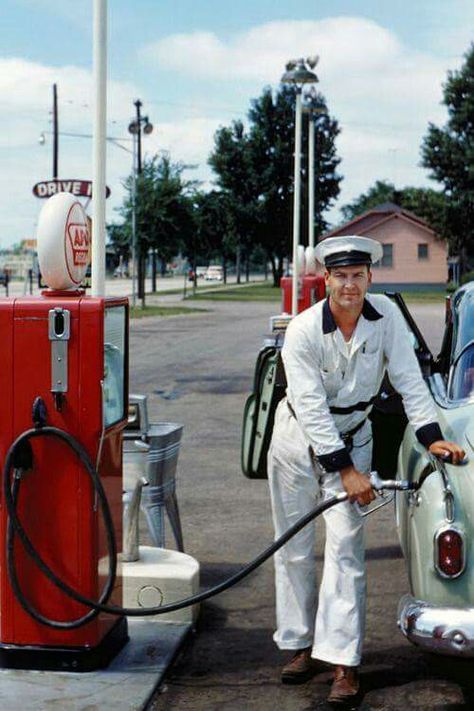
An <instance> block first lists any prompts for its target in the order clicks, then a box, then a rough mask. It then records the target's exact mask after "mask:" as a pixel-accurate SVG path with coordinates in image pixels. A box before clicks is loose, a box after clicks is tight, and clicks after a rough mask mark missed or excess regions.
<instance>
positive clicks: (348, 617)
mask: <svg viewBox="0 0 474 711" xmlns="http://www.w3.org/2000/svg"><path fill="white" fill-rule="evenodd" d="M381 256H382V246H381V245H380V243H378V242H376V241H375V240H372V239H369V238H366V237H352V236H347V237H334V238H327V239H325V240H323V241H322V242H320V243H319V244H318V246H317V248H316V257H317V259H318V261H319V262H321V264H324V266H325V268H326V272H325V280H326V286H327V288H328V291H329V296H328V298H327V299H325V300H323V301H320V302H318V303H317V304H315V305H314V306H312V307H311V308H309V309H307V310H306V311H304V312H303V313H301V314H299V315H298V316H296V317H295V318H294V319H293V320H292V321H291V323H290V325H289V326H288V329H287V333H286V337H285V343H284V346H283V349H282V357H283V362H284V366H285V371H286V377H287V382H288V387H287V392H286V398H284V399H283V400H282V401H281V402H280V404H279V406H278V409H277V412H276V416H275V426H274V430H273V438H272V443H271V446H270V450H269V455H268V456H269V459H268V470H269V483H270V492H271V500H272V510H273V522H274V527H275V536H276V537H278V536H280V535H281V534H282V533H283V532H284V531H285V530H286V529H287V528H289V526H291V525H292V524H293V523H294V522H295V521H296V520H297V519H298V518H300V516H302V515H303V514H304V513H306V512H307V511H309V510H310V509H311V508H312V507H313V506H314V504H315V500H316V499H319V500H323V499H325V498H327V497H331V496H335V495H337V494H338V493H340V491H342V490H345V491H346V492H347V493H348V495H349V501H347V502H345V503H342V504H340V505H339V506H335V507H333V508H332V509H330V510H328V511H326V513H325V514H324V520H325V525H326V544H325V554H324V568H323V574H322V580H321V586H320V591H319V601H318V589H317V584H316V561H315V548H314V542H315V536H314V534H315V532H314V526H306V527H305V528H304V529H303V530H302V531H301V532H300V533H299V534H297V535H296V536H294V537H293V538H292V539H291V540H290V541H289V542H288V543H287V544H286V545H285V546H284V547H283V548H282V549H281V550H280V551H279V552H278V553H277V554H276V556H275V578H276V615H277V630H276V632H275V634H274V640H275V642H276V643H277V645H278V647H279V648H280V649H287V650H292V652H293V657H292V659H291V660H290V661H289V663H287V664H286V666H285V667H284V668H283V670H282V676H281V678H282V681H283V682H284V683H301V682H303V681H306V680H307V679H309V678H310V677H312V676H313V675H314V674H315V673H316V672H317V671H318V668H319V667H320V665H319V663H318V662H319V661H321V662H325V663H329V664H331V665H334V667H335V669H334V681H333V684H332V687H331V691H330V694H329V697H328V700H329V701H330V702H332V703H337V702H345V701H348V700H350V699H351V698H353V697H355V696H356V695H357V694H358V691H359V681H358V666H359V664H360V660H361V650H362V642H363V635H364V626H365V604H366V571H365V561H364V525H363V522H364V518H363V517H361V515H360V511H359V510H358V508H357V507H355V506H353V505H352V504H353V503H354V502H358V504H360V505H362V506H363V505H366V504H368V503H370V501H371V500H372V499H373V498H374V492H373V490H372V488H371V485H370V483H369V479H368V477H367V476H366V475H367V474H368V473H369V472H370V467H371V455H372V434H371V425H370V421H369V419H368V415H369V413H370V410H371V406H372V403H373V401H374V399H375V396H376V395H377V392H378V391H379V388H380V385H381V383H382V378H383V376H384V372H385V371H387V373H388V376H389V378H390V381H391V383H392V385H393V387H394V388H395V389H396V390H397V391H398V392H399V393H400V395H401V396H402V398H403V405H404V408H405V411H406V414H407V416H408V419H409V421H410V424H411V425H412V427H413V428H414V430H415V432H416V436H417V438H418V440H419V441H420V442H421V444H422V445H424V446H425V447H427V448H428V449H429V451H430V452H431V453H433V454H436V455H443V454H446V453H450V454H451V456H452V459H453V462H454V463H457V462H458V461H460V460H461V459H462V458H463V456H464V452H463V450H462V449H461V448H460V447H459V446H458V445H457V444H454V443H452V442H446V441H444V440H443V435H442V433H441V429H440V427H439V424H438V422H437V419H436V411H435V409H434V406H433V403H432V400H431V397H430V395H429V391H428V388H427V386H426V384H425V382H424V380H423V377H422V375H421V371H420V368H419V365H418V361H417V359H416V355H415V352H414V349H413V345H412V343H411V340H410V335H409V332H408V329H407V326H406V324H405V321H404V319H403V316H402V314H401V313H400V312H399V310H398V308H397V307H396V306H395V305H394V304H393V303H392V302H391V301H390V300H389V299H388V298H387V297H386V296H383V295H367V290H368V288H369V286H370V283H371V279H372V275H371V264H372V263H374V262H376V261H378V260H379V259H380V258H381Z"/></svg>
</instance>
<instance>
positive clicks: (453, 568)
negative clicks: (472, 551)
mask: <svg viewBox="0 0 474 711" xmlns="http://www.w3.org/2000/svg"><path fill="white" fill-rule="evenodd" d="M463 565H464V541H463V539H462V536H461V534H460V533H459V532H458V531H454V530H453V529H448V530H446V531H442V532H441V533H440V534H439V536H438V568H439V570H440V571H441V573H443V574H444V575H447V576H449V577H452V576H455V575H459V573H461V572H462V569H463Z"/></svg>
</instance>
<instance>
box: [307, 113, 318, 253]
mask: <svg viewBox="0 0 474 711" xmlns="http://www.w3.org/2000/svg"><path fill="white" fill-rule="evenodd" d="M315 128H316V121H315V119H314V116H313V114H312V113H309V114H308V134H309V135H308V172H309V176H308V245H309V246H310V247H314V134H315Z"/></svg>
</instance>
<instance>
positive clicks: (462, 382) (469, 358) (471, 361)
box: [448, 341, 474, 400]
mask: <svg viewBox="0 0 474 711" xmlns="http://www.w3.org/2000/svg"><path fill="white" fill-rule="evenodd" d="M471 395H474V341H472V342H471V343H469V344H467V346H466V347H465V349H464V351H462V352H461V353H460V355H459V356H458V358H457V360H455V362H454V364H453V370H452V372H451V377H450V380H449V389H448V397H449V399H450V400H464V399H465V398H468V397H471Z"/></svg>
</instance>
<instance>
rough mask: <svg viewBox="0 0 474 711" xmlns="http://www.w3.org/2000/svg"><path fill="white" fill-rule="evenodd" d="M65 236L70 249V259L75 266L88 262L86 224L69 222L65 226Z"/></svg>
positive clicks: (88, 245) (88, 241)
mask: <svg viewBox="0 0 474 711" xmlns="http://www.w3.org/2000/svg"><path fill="white" fill-rule="evenodd" d="M67 237H68V240H69V245H70V247H71V249H72V261H73V265H74V266H75V267H83V266H84V264H85V265H86V267H87V265H88V263H89V249H90V237H89V230H88V229H87V225H83V224H78V223H76V222H71V223H70V224H69V225H68V226H67Z"/></svg>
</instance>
